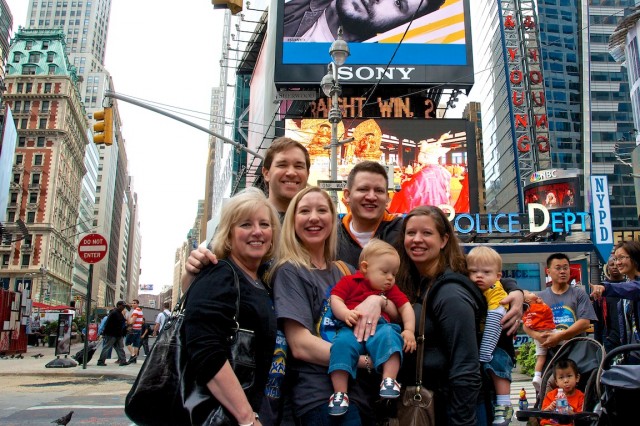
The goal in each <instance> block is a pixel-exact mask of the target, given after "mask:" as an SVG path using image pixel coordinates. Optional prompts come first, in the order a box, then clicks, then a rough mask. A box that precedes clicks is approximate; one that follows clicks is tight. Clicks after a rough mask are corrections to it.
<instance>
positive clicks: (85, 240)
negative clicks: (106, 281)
mask: <svg viewBox="0 0 640 426" xmlns="http://www.w3.org/2000/svg"><path fill="white" fill-rule="evenodd" d="M106 255H107V240H106V239H105V238H104V237H103V236H102V235H100V234H89V235H85V236H84V237H82V238H81V239H80V243H78V256H80V260H82V261H83V262H87V263H98V262H100V261H101V260H102V259H104V258H105V256H106Z"/></svg>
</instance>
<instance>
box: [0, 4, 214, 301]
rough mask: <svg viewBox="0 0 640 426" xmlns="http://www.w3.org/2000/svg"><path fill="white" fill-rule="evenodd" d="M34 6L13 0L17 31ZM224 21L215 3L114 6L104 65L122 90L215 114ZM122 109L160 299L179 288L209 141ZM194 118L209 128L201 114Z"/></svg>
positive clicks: (151, 279)
mask: <svg viewBox="0 0 640 426" xmlns="http://www.w3.org/2000/svg"><path fill="white" fill-rule="evenodd" d="M29 2H30V1H27V0H7V3H8V4H9V8H10V9H11V12H12V14H13V18H14V19H13V22H14V29H17V27H18V25H20V26H26V24H27V23H26V13H27V6H28V4H29ZM223 16H224V12H223V11H222V10H213V7H212V6H211V2H210V1H208V0H197V1H196V0H187V1H182V2H179V3H175V2H170V1H167V0H164V1H158V0H113V1H112V9H111V21H110V25H109V34H108V40H107V54H106V60H105V65H106V68H107V69H108V70H109V72H110V73H111V75H112V77H113V81H114V85H115V91H116V92H118V93H122V94H125V95H128V96H132V97H136V98H142V99H145V100H149V101H154V102H158V103H162V104H167V105H173V106H175V107H180V108H185V109H190V110H194V111H197V112H200V113H204V114H208V112H209V107H210V93H211V88H212V87H214V86H217V85H218V84H219V78H220V77H219V60H220V55H221V53H220V52H221V41H220V40H221V33H222V22H223ZM119 109H120V114H121V119H122V123H123V127H122V133H123V136H124V138H125V143H126V146H127V154H128V158H129V174H130V175H131V176H133V179H134V189H135V191H136V192H137V193H138V202H139V206H140V224H141V228H142V260H141V262H142V274H141V276H140V283H141V284H154V292H158V291H159V290H160V287H161V286H163V285H170V284H171V283H172V280H173V264H174V258H175V252H176V249H177V248H178V247H179V246H180V245H181V244H182V242H183V241H184V240H185V239H186V235H187V233H188V231H189V229H190V228H191V227H192V225H193V222H194V220H195V217H196V213H197V207H198V200H199V199H202V198H204V184H205V162H206V158H207V142H208V135H207V134H206V133H203V132H201V131H199V130H196V129H193V128H191V127H189V126H187V125H185V124H182V123H179V122H176V121H173V120H171V119H169V118H165V117H164V116H161V115H159V114H156V113H153V112H151V111H147V110H145V109H142V108H139V107H136V106H134V105H131V104H127V103H124V102H121V101H120V102H119ZM191 114H193V115H195V116H197V118H189V119H190V120H191V121H194V122H195V123H197V124H199V125H201V126H204V127H208V122H207V121H203V120H201V119H200V120H199V119H198V118H202V117H203V115H202V114H196V113H191ZM107 149H108V148H107Z"/></svg>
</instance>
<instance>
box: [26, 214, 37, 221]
mask: <svg viewBox="0 0 640 426" xmlns="http://www.w3.org/2000/svg"><path fill="white" fill-rule="evenodd" d="M35 221H36V212H27V223H34V222H35Z"/></svg>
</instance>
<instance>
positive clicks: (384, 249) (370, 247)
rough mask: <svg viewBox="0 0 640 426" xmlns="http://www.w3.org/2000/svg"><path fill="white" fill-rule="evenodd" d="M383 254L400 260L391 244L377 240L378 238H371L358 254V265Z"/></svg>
mask: <svg viewBox="0 0 640 426" xmlns="http://www.w3.org/2000/svg"><path fill="white" fill-rule="evenodd" d="M385 254H392V255H395V256H396V257H397V258H398V260H400V255H399V254H398V251H397V250H396V249H395V248H394V247H393V246H392V245H391V244H389V243H386V242H384V241H382V240H379V239H378V238H372V239H371V240H369V242H368V243H367V244H365V246H364V247H363V248H362V253H360V258H359V259H358V263H362V262H365V261H369V260H370V259H372V258H376V257H379V256H382V255H385Z"/></svg>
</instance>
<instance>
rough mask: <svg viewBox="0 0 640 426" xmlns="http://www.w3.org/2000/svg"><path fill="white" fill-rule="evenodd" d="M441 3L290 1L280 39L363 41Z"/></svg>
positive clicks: (411, 0) (408, 0)
mask: <svg viewBox="0 0 640 426" xmlns="http://www.w3.org/2000/svg"><path fill="white" fill-rule="evenodd" d="M443 4H444V0H375V1H374V0H291V1H289V2H286V3H285V5H284V37H285V41H287V38H289V37H291V38H294V39H296V41H318V42H320V41H323V42H330V41H333V40H335V38H336V36H337V34H338V27H340V26H342V28H343V31H344V34H343V37H344V39H345V40H346V41H364V40H367V39H370V38H372V37H374V36H376V35H377V34H380V33H383V32H385V31H389V30H391V29H393V28H396V27H398V26H400V25H402V24H406V23H407V22H409V21H411V19H412V17H414V16H413V15H414V13H415V17H414V19H417V18H420V17H422V16H424V15H427V14H429V13H431V12H434V11H436V10H438V9H440V7H441V6H442V5H443Z"/></svg>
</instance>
